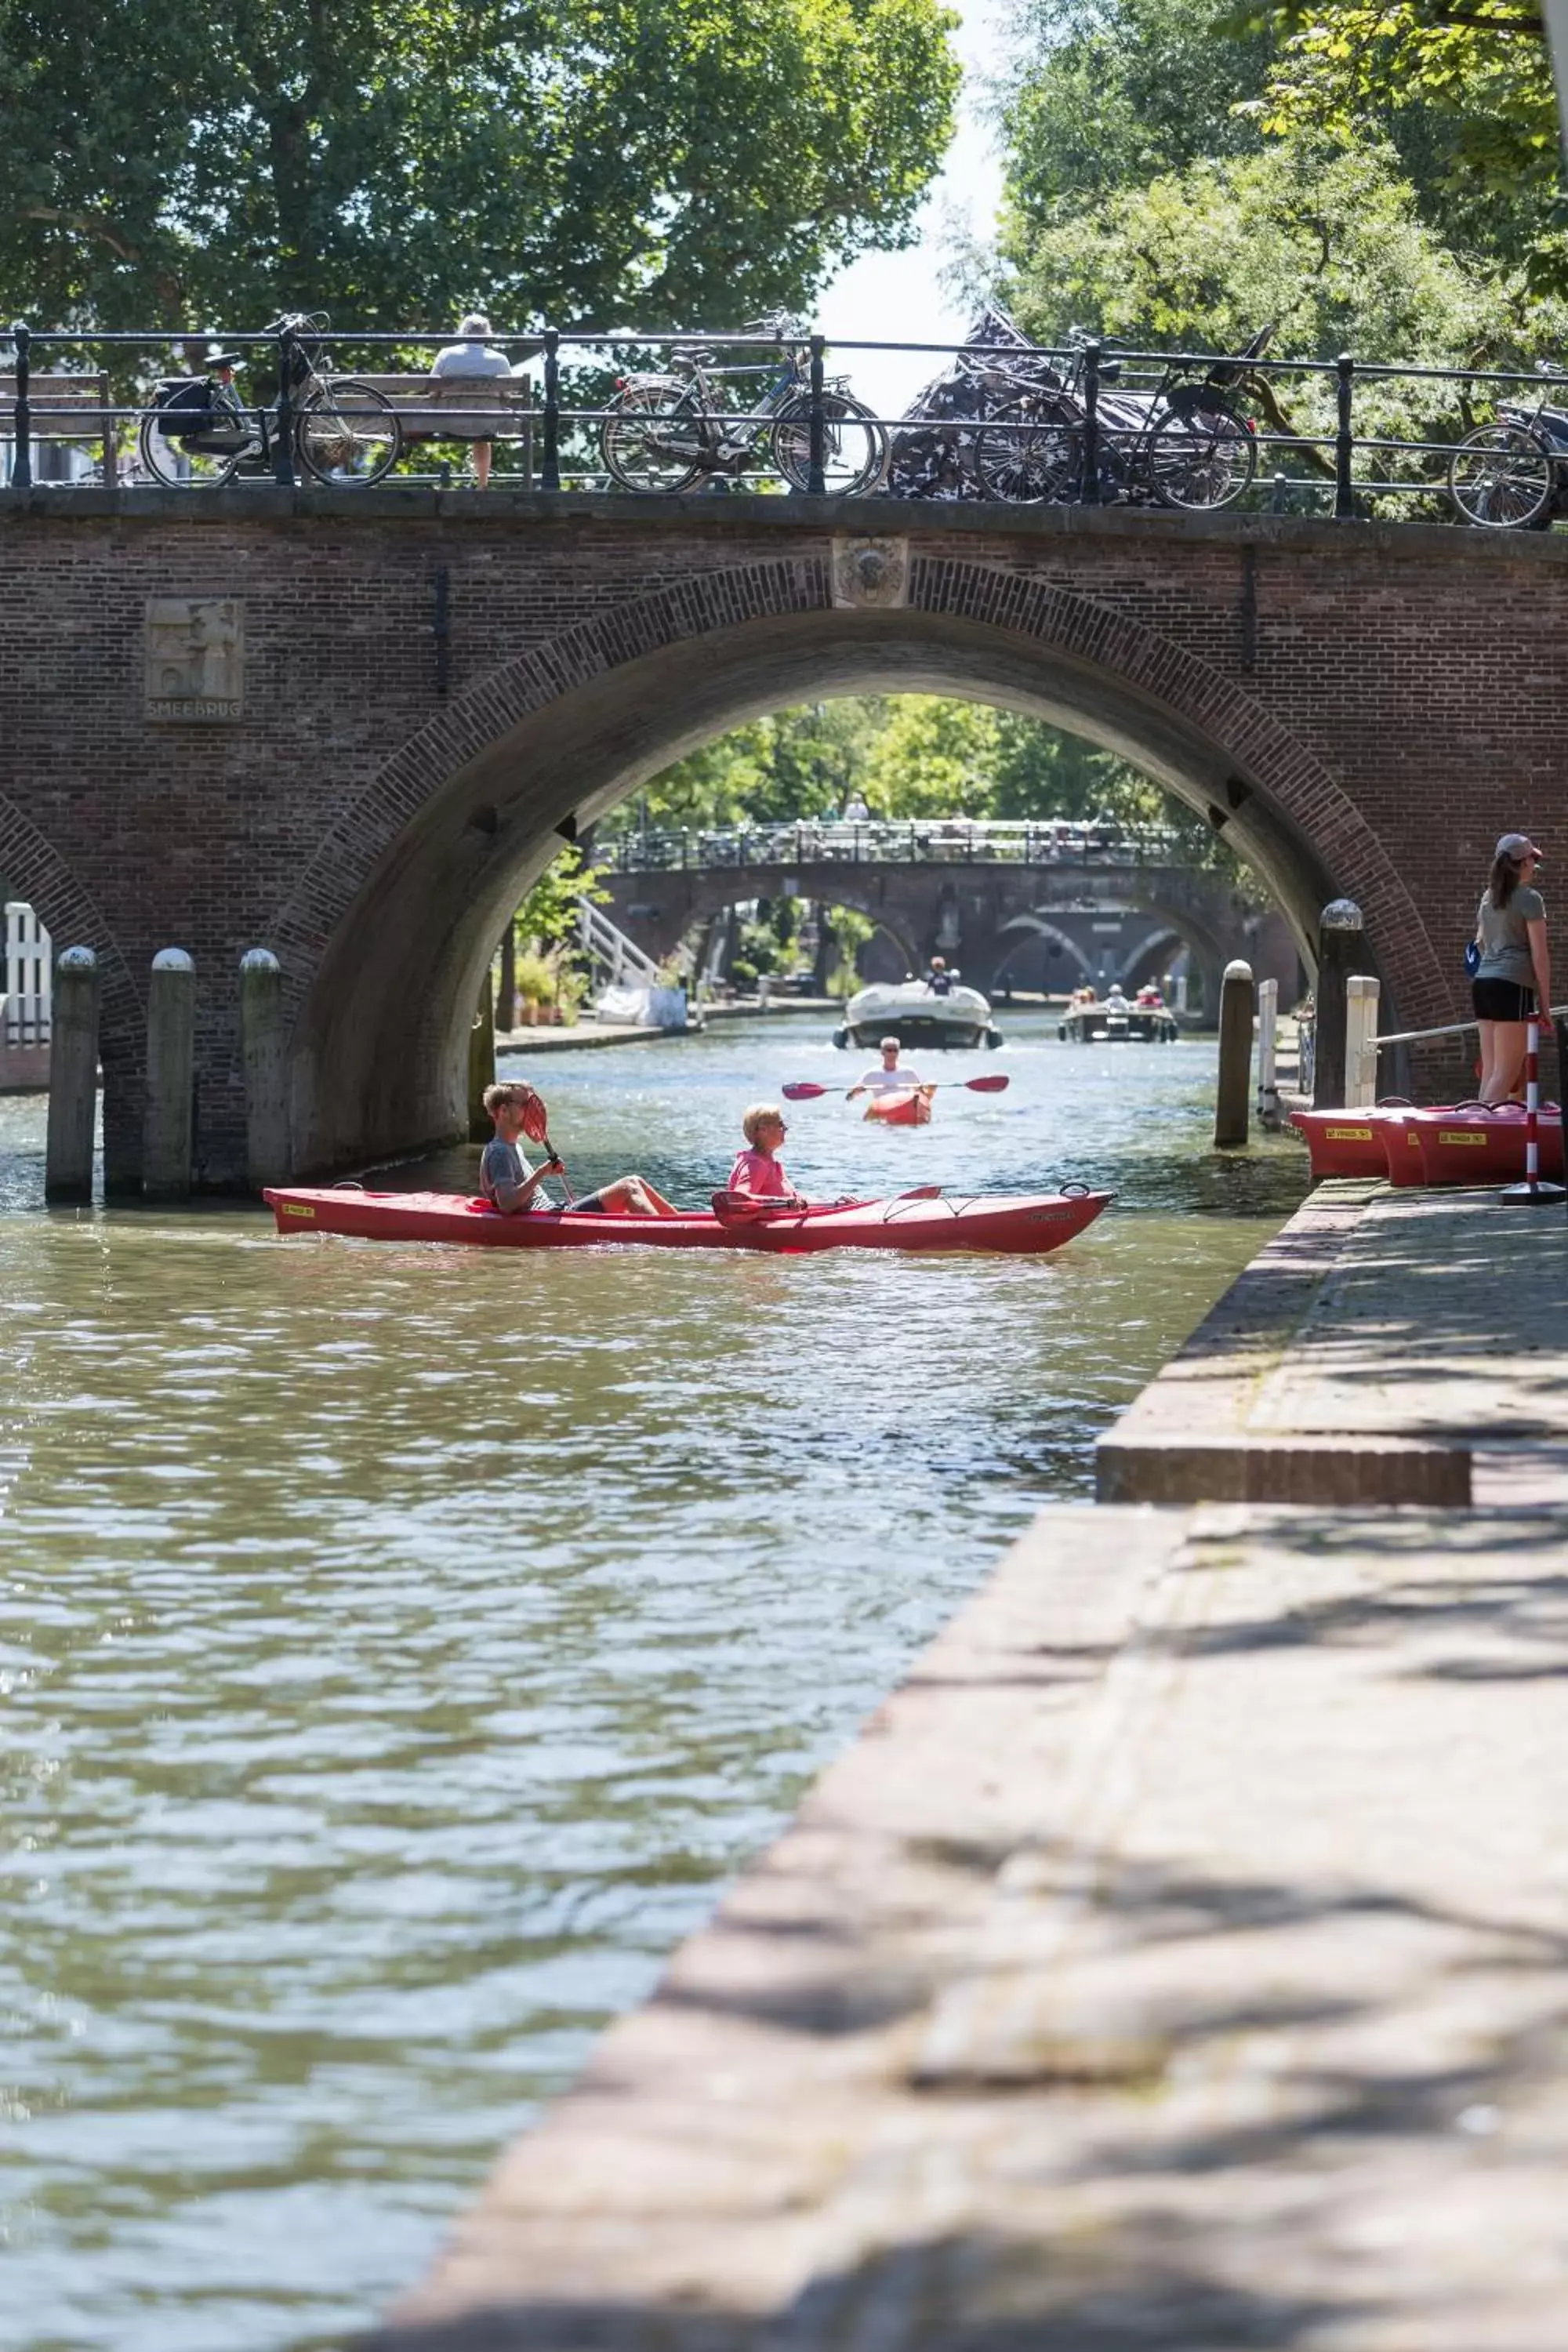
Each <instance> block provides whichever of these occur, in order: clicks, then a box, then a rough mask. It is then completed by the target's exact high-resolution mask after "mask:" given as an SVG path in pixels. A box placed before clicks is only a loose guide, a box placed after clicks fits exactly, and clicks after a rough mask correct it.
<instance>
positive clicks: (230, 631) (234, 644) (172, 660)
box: [146, 596, 245, 726]
mask: <svg viewBox="0 0 1568 2352" xmlns="http://www.w3.org/2000/svg"><path fill="white" fill-rule="evenodd" d="M146 699H147V716H148V718H149V719H195V720H197V721H198V722H200V723H202V724H205V725H209V726H210V725H214V724H218V725H222V724H224V723H226V722H228V721H232V720H234V719H242V718H243V717H244V715H245V604H244V601H243V599H242V598H240V597H238V596H149V597H148V599H147V668H146Z"/></svg>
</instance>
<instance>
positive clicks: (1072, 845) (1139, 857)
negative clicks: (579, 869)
mask: <svg viewBox="0 0 1568 2352" xmlns="http://www.w3.org/2000/svg"><path fill="white" fill-rule="evenodd" d="M594 856H595V863H596V864H598V865H601V866H607V867H608V868H609V869H610V871H611V872H612V873H618V874H647V873H663V872H669V871H672V870H673V871H685V872H694V873H701V872H706V871H708V870H710V868H714V867H724V866H731V867H733V866H816V865H826V866H1096V867H1120V866H1147V865H1156V864H1163V863H1166V862H1171V861H1181V860H1183V858H1184V843H1183V840H1182V837H1181V836H1180V835H1178V834H1176V833H1175V832H1174V831H1173V830H1172V829H1171V828H1170V827H1168V826H1165V825H1153V824H1151V825H1118V824H1072V823H1069V822H1068V821H1066V820H1061V821H1057V820H1047V821H1041V822H1038V823H1026V822H1017V821H1010V820H1001V819H999V820H996V821H994V822H993V821H991V820H989V819H987V820H984V821H983V820H972V819H970V818H967V817H931V818H920V819H903V818H900V819H896V820H895V819H879V818H875V817H870V818H863V819H855V818H821V819H812V818H805V819H803V820H801V821H800V822H798V823H792V824H749V825H736V826H733V827H731V828H728V829H725V830H722V831H701V830H687V829H680V828H675V827H662V826H649V827H641V828H638V829H637V830H635V831H633V832H629V833H623V834H618V835H612V836H611V837H610V838H608V839H602V840H600V841H599V842H597V843H596V844H595V851H594Z"/></svg>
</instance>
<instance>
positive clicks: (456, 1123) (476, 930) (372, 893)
mask: <svg viewBox="0 0 1568 2352" xmlns="http://www.w3.org/2000/svg"><path fill="white" fill-rule="evenodd" d="M874 692H881V693H913V692H919V693H942V694H953V695H960V696H969V697H971V698H975V699H979V700H983V701H987V702H992V703H995V704H999V705H1002V706H1004V707H1006V708H1009V709H1017V710H1020V711H1024V712H1026V713H1028V714H1030V715H1033V716H1035V717H1038V718H1041V719H1047V720H1048V721H1050V722H1052V723H1054V724H1056V725H1058V726H1061V727H1064V728H1067V729H1068V730H1072V731H1074V732H1076V733H1079V734H1081V735H1084V736H1086V737H1088V738H1089V740H1093V741H1096V742H1099V743H1100V744H1102V745H1104V746H1106V747H1107V748H1108V749H1110V750H1114V751H1119V752H1121V754H1122V755H1123V756H1124V757H1126V758H1128V759H1129V760H1131V761H1134V762H1135V763H1136V764H1137V765H1138V766H1140V767H1141V768H1142V769H1143V770H1144V771H1145V772H1148V773H1150V774H1152V776H1154V777H1155V778H1156V779H1157V780H1158V781H1159V782H1162V783H1163V784H1165V785H1166V786H1167V787H1168V788H1169V789H1170V790H1171V791H1173V793H1177V794H1178V796H1179V797H1181V798H1182V799H1183V800H1184V801H1185V802H1186V803H1188V804H1189V805H1191V806H1193V807H1195V808H1199V809H1203V810H1205V811H1208V812H1212V813H1213V814H1215V815H1216V816H1217V817H1218V818H1219V819H1220V820H1221V821H1222V823H1223V824H1224V825H1225V829H1226V838H1227V839H1228V840H1230V841H1232V842H1233V843H1234V845H1235V846H1236V847H1237V850H1238V852H1239V853H1240V854H1241V855H1242V856H1245V857H1246V858H1247V860H1248V862H1249V863H1250V864H1252V865H1253V866H1255V867H1256V868H1257V869H1258V871H1259V872H1260V873H1261V874H1262V875H1263V877H1265V879H1266V880H1268V883H1269V884H1270V886H1271V887H1272V888H1273V890H1274V892H1275V894H1276V896H1277V898H1279V902H1280V904H1281V906H1282V907H1283V908H1284V909H1285V911H1286V913H1287V915H1288V916H1289V919H1290V920H1291V923H1292V927H1293V929H1295V931H1296V934H1297V938H1298V940H1299V942H1300V945H1301V947H1302V949H1303V950H1304V952H1306V953H1307V954H1308V956H1309V958H1310V954H1311V950H1312V946H1313V940H1312V936H1311V932H1312V927H1313V925H1314V923H1315V918H1316V914H1317V911H1318V909H1319V908H1321V905H1322V904H1323V902H1324V900H1325V898H1328V897H1331V896H1333V895H1336V894H1338V893H1341V892H1345V893H1349V894H1352V895H1353V896H1354V897H1355V898H1357V899H1358V900H1359V902H1360V903H1361V905H1362V907H1363V911H1364V913H1365V916H1366V919H1367V927H1368V935H1369V948H1370V950H1371V956H1370V958H1369V960H1370V961H1373V962H1374V963H1375V964H1376V966H1377V968H1378V969H1379V970H1380V971H1381V972H1382V976H1383V978H1384V982H1385V985H1386V986H1387V989H1388V991H1389V994H1390V997H1391V998H1392V1001H1393V1004H1394V1006H1395V1007H1399V1006H1403V1005H1405V1004H1422V1005H1424V1004H1427V1003H1441V1002H1443V1001H1444V975H1443V971H1442V968H1441V967H1440V965H1439V963H1438V961H1437V959H1436V954H1435V951H1434V950H1433V948H1432V945H1431V942H1430V940H1428V938H1427V935H1426V929H1425V928H1424V925H1423V923H1422V920H1421V917H1420V912H1419V909H1418V908H1417V907H1416V905H1415V901H1414V900H1413V899H1412V898H1411V897H1410V895H1409V893H1408V891H1407V890H1406V888H1405V884H1404V882H1403V880H1402V879H1401V877H1400V875H1399V873H1398V871H1397V869H1396V867H1395V866H1394V861H1393V859H1392V858H1391V857H1390V856H1388V854H1387V853H1386V852H1385V850H1384V848H1383V846H1382V845H1381V843H1380V842H1379V841H1378V839H1377V837H1376V836H1375V835H1374V834H1373V832H1372V830H1371V828H1370V827H1369V826H1368V825H1367V824H1366V822H1365V820H1364V819H1363V817H1362V815H1361V814H1360V812H1359V811H1358V810H1357V808H1356V807H1355V805H1354V803H1352V801H1351V799H1350V798H1349V796H1348V795H1347V794H1346V793H1345V792H1344V791H1343V790H1342V787H1341V786H1340V784H1339V783H1338V782H1337V781H1336V780H1335V779H1334V777H1333V776H1332V775H1331V774H1330V772H1328V771H1327V770H1326V769H1325V768H1324V767H1323V765H1322V763H1321V761H1319V760H1318V759H1317V758H1316V757H1315V755H1314V754H1312V753H1311V752H1310V751H1308V750H1307V749H1306V747H1305V746H1303V745H1302V744H1301V743H1300V741H1299V740H1297V739H1296V738H1294V737H1293V736H1291V735H1290V734H1289V732H1288V731H1287V730H1284V729H1283V728H1281V727H1280V726H1279V724H1278V722H1277V721H1275V720H1274V719H1272V718H1271V717H1270V715H1269V714H1268V711H1267V710H1266V709H1264V708H1263V706H1262V705H1261V704H1260V703H1258V701H1257V700H1256V699H1255V698H1253V697H1251V696H1249V695H1248V694H1247V693H1246V692H1244V691H1243V690H1242V689H1241V688H1238V687H1237V686H1235V685H1234V684H1233V683H1232V682H1231V681H1230V680H1228V679H1226V677H1224V676H1223V675H1222V674H1221V673H1220V672H1218V671H1217V670H1215V669H1214V668H1213V667H1211V666H1210V665H1209V664H1207V663H1205V662H1204V661H1203V660H1201V659H1200V658H1199V657H1198V656H1194V655H1192V654H1190V653H1188V652H1187V651H1186V650H1185V649H1184V648H1183V647H1181V646H1177V645H1176V644H1174V643H1173V641H1171V640H1169V639H1167V638H1164V637H1162V636H1161V635H1159V634H1158V633H1157V632H1155V631H1153V630H1151V629H1148V628H1146V627H1145V626H1143V625H1142V624H1141V623H1138V622H1136V621H1133V620H1131V619H1129V618H1126V617H1124V616H1123V615H1121V614H1119V613H1117V612H1115V611H1113V610H1111V609H1110V608H1108V607H1106V606H1103V605H1100V604H1095V603H1094V602H1092V601H1091V600H1090V599H1089V598H1086V597H1082V596H1079V595H1077V594H1075V593H1072V592H1070V591H1068V590H1067V589H1064V588H1062V587H1060V586H1058V585H1056V584H1054V583H1046V582H1039V581H1033V580H1030V579H1028V578H1027V577H1026V576H1024V575H1022V574H1020V573H1017V572H1011V571H1007V570H1005V569H1003V568H1001V567H999V566H995V565H991V564H987V563H984V562H958V561H952V560H948V559H946V558H943V559H942V560H941V561H933V560H928V559H923V558H922V559H917V560H916V561H915V562H913V563H912V565H911V567H910V598H909V603H908V604H907V605H906V606H905V607H903V608H900V609H897V610H872V609H861V610H842V609H836V608H835V607H834V606H833V605H832V604H831V602H830V598H829V592H828V583H827V567H826V558H825V556H797V557H786V558H784V559H782V560H780V561H778V562H772V563H761V564H751V565H746V566H743V567H740V568H737V569H735V570H732V571H728V572H725V571H715V572H710V573H706V574H701V575H698V576H696V577H694V578H692V579H690V580H688V581H686V582H684V583H681V584H680V585H679V586H677V587H672V588H668V589H665V590H661V591H659V592H658V593H654V594H651V595H647V596H645V597H642V598H639V599H637V600H635V601H633V602H630V603H627V604H622V605H616V606H611V607H610V608H608V609H607V610H605V612H603V613H602V614H598V615H597V616H595V618H594V619H592V620H590V621H587V622H584V623H583V624H582V625H579V626H578V627H576V628H574V629H573V630H570V631H568V632H566V633H564V634H563V635H561V636H559V637H557V638H554V639H552V640H550V641H549V642H548V643H546V644H544V645H542V646H536V647H533V648H531V649H530V650H529V651H528V652H526V653H524V654H521V655H520V656H517V657H516V658H515V659H514V660H512V661H510V662H508V663H506V664H504V665H503V666H501V667H500V668H498V669H497V670H496V671H495V672H494V673H493V674H492V675H491V676H490V677H488V678H487V679H485V680H484V681H483V682H482V683H481V684H480V685H479V686H477V687H476V688H473V689H472V690H471V691H470V692H468V694H466V695H464V696H462V697H461V698H458V700H457V701H456V702H455V703H454V704H453V706H452V707H451V708H450V709H448V710H446V711H443V712H442V713H441V714H440V715H439V716H438V717H437V719H434V720H432V721H431V722H430V723H429V724H428V725H427V726H426V728H425V729H423V730H421V731H420V733H419V734H418V735H416V737H415V738H414V739H413V740H411V741H410V742H409V743H408V744H406V745H405V747H404V748H403V749H402V750H401V751H399V752H398V753H397V754H396V755H395V757H394V758H393V759H392V760H391V761H388V763H387V764H386V766H385V767H384V769H383V771H382V772H381V773H380V775H379V776H378V777H377V779H376V780H375V782H374V784H373V785H372V786H371V787H370V788H369V789H368V790H367V792H366V793H364V794H363V795H362V796H361V798H360V800H359V801H358V803H355V804H354V805H353V807H352V808H351V809H350V810H348V811H347V812H346V813H345V814H344V816H343V817H342V820H341V822H340V824H338V826H337V827H336V828H335V829H334V831H333V833H332V834H331V835H330V836H329V838H328V839H327V840H326V841H325V842H324V843H323V844H322V846H321V850H320V851H319V852H318V854H317V856H316V857H315V858H314V859H313V861H312V863H311V865H310V867H309V868H308V869H307V871H306V872H305V874H304V875H303V877H301V880H300V886H299V887H298V889H297V890H296V892H295V894H294V896H293V898H291V899H290V901H289V904H288V906H287V907H286V908H284V909H282V911H281V913H280V916H279V921H278V924H277V927H276V931H275V940H274V943H275V945H276V947H277V950H278V952H279V956H280V958H281V960H282V961H283V965H284V970H285V973H286V975H287V982H288V986H289V992H290V1010H291V1014H292V1041H293V1042H292V1081H293V1083H292V1100H293V1124H294V1157H295V1163H296V1166H297V1168H298V1169H299V1170H300V1171H301V1172H302V1171H306V1170H311V1169H324V1168H329V1167H332V1166H342V1165H346V1164H349V1163H351V1162H353V1161H355V1160H360V1161H363V1160H366V1159H370V1158H374V1157H375V1156H376V1155H378V1154H384V1153H392V1152H395V1151H398V1150H408V1149H411V1148H414V1147H416V1145H418V1144H420V1143H424V1142H430V1141H434V1140H436V1139H439V1138H443V1137H447V1136H450V1135H452V1134H454V1133H456V1132H458V1130H459V1129H461V1128H462V1127H463V1125H464V1123H465V1118H466V1109H465V1105H464V1101H463V1087H464V1078H463V1072H464V1052H463V1045H464V1040H465V1037H466V1034H467V1031H468V1025H469V1022H470V1019H471V1013H472V1006H473V1003H474V1001H475V997H476V995H477V992H478V988H479V979H480V976H481V974H482V972H483V970H484V967H485V963H486V961H487V960H488V957H489V953H490V952H491V950H492V947H493V942H494V940H495V939H496V938H497V936H498V935H499V933H500V928H501V925H502V924H503V923H504V921H505V919H506V917H507V915H508V914H509V913H510V908H511V907H512V906H513V905H514V904H515V903H516V900H517V898H518V897H519V896H520V895H521V892H522V891H523V890H524V889H526V887H528V885H529V884H530V883H531V880H532V879H533V878H534V877H536V876H537V875H538V874H539V873H540V872H542V869H543V867H544V866H545V865H546V864H547V863H548V862H549V859H550V857H551V856H552V855H553V853H554V851H555V850H556V848H557V847H558V846H559V836H558V835H557V834H556V833H555V832H554V830H553V828H555V827H556V826H557V825H559V824H561V823H562V822H563V820H564V819H566V818H567V817H568V816H575V817H576V818H577V820H578V821H579V823H584V822H587V821H591V820H592V819H593V818H595V817H596V816H598V815H601V814H604V813H605V811H607V810H608V809H610V808H611V807H613V806H615V805H616V803H618V802H619V801H620V800H622V799H624V798H625V797H626V795H627V794H629V793H634V792H636V791H637V789H638V788H639V786H640V785H641V784H642V783H644V782H646V781H647V778H648V777H649V776H650V775H653V774H655V773H657V772H658V770H659V769H661V768H662V767H664V766H666V765H668V763H669V762H670V761H672V760H675V759H678V758H679V757H681V756H682V755H683V754H684V753H685V752H686V751H689V750H692V749H694V748H695V747H696V746H697V745H698V744H700V743H702V742H705V741H709V740H712V739H713V738H714V737H715V736H717V735H720V734H722V733H724V732H725V731H726V730H728V729H730V728H731V727H734V726H737V725H740V724H741V723H742V722H743V721H744V720H745V719H749V718H753V717H756V716H758V715H760V714H761V713H763V711H766V710H769V709H778V708H780V707H782V706H784V705H786V704H789V703H792V702H799V701H806V700H811V699H816V698H822V697H824V696H832V695H835V694H847V693H874Z"/></svg>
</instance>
